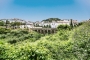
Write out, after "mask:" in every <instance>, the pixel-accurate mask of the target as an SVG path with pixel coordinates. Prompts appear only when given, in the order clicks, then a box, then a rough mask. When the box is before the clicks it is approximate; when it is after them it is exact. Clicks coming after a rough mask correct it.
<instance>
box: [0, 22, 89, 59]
mask: <svg viewBox="0 0 90 60" xmlns="http://www.w3.org/2000/svg"><path fill="white" fill-rule="evenodd" d="M89 23H90V21H88V22H85V23H83V24H82V25H80V26H79V27H77V28H74V29H72V30H69V29H62V30H58V32H57V33H55V34H51V35H46V36H42V35H40V34H38V33H35V32H27V31H22V30H20V31H11V32H8V33H7V34H6V35H5V34H0V60H90V24H89ZM2 36H3V37H2ZM15 39H16V40H15ZM13 40H15V41H17V42H15V41H14V42H15V43H10V41H13Z"/></svg>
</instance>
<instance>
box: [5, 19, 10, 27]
mask: <svg viewBox="0 0 90 60" xmlns="http://www.w3.org/2000/svg"><path fill="white" fill-rule="evenodd" d="M8 24H10V21H8V20H6V28H7V26H8Z"/></svg>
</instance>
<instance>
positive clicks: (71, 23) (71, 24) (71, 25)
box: [70, 19, 73, 28]
mask: <svg viewBox="0 0 90 60" xmlns="http://www.w3.org/2000/svg"><path fill="white" fill-rule="evenodd" d="M70 27H71V28H73V22H72V19H71V20H70Z"/></svg>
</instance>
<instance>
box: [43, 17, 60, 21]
mask: <svg viewBox="0 0 90 60" xmlns="http://www.w3.org/2000/svg"><path fill="white" fill-rule="evenodd" d="M60 20H61V19H59V18H48V19H46V20H43V21H45V22H52V21H60Z"/></svg>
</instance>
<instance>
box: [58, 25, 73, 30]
mask: <svg viewBox="0 0 90 60" xmlns="http://www.w3.org/2000/svg"><path fill="white" fill-rule="evenodd" d="M57 29H58V30H67V29H69V30H70V29H71V28H70V26H69V25H59V26H58V27H57Z"/></svg>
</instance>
